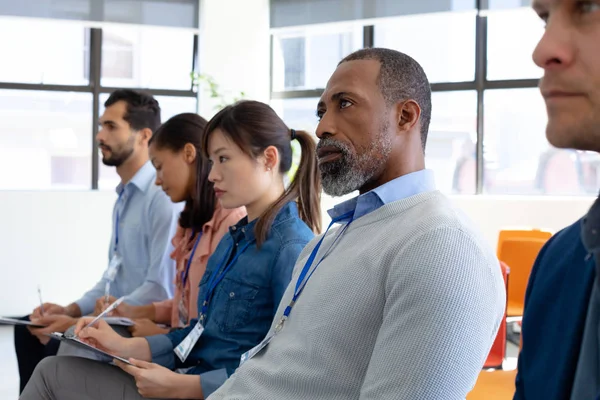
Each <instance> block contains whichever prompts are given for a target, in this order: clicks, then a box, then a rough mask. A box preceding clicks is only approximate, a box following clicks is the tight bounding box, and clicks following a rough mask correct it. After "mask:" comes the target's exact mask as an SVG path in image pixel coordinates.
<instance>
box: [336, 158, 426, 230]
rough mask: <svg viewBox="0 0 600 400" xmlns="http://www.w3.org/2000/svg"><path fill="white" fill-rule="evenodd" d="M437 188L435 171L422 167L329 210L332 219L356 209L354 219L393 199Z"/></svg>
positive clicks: (404, 197) (400, 198)
mask: <svg viewBox="0 0 600 400" xmlns="http://www.w3.org/2000/svg"><path fill="white" fill-rule="evenodd" d="M432 190H435V178H434V175H433V171H431V170H428V169H422V170H420V171H416V172H412V173H410V174H406V175H402V176H400V177H398V178H396V179H393V180H391V181H389V182H387V183H384V184H383V185H381V186H378V187H376V188H375V189H373V190H371V191H369V192H367V193H363V194H361V195H359V196H356V197H353V198H351V199H350V200H347V201H345V202H343V203H340V204H338V205H336V206H335V207H333V208H332V209H330V210H328V211H327V213H328V214H329V216H330V217H331V219H335V218H337V217H341V216H342V215H344V214H347V213H349V212H351V211H354V214H353V216H352V220H357V219H358V218H360V217H362V216H363V215H366V214H368V213H370V212H372V211H375V210H377V209H378V208H379V207H382V206H384V205H385V204H388V203H391V202H393V201H397V200H402V199H406V198H408V197H411V196H415V195H417V194H419V193H424V192H430V191H432Z"/></svg>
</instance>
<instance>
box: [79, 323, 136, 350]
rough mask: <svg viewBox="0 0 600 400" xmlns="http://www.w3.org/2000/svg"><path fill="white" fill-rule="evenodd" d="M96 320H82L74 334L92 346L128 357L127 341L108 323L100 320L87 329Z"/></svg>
mask: <svg viewBox="0 0 600 400" xmlns="http://www.w3.org/2000/svg"><path fill="white" fill-rule="evenodd" d="M93 320H94V318H93V317H84V318H80V319H79V321H78V322H77V325H76V326H75V331H74V332H73V333H74V334H75V336H78V337H79V339H80V340H81V341H83V342H85V343H87V344H89V345H91V346H94V347H96V348H98V349H100V350H104V351H106V352H108V353H112V354H115V355H118V356H123V355H127V344H128V342H127V339H126V338H124V337H123V336H121V335H119V334H118V333H117V332H115V331H114V329H113V328H111V327H110V325H108V324H107V323H106V321H104V320H102V319H100V320H98V321H96V322H95V323H94V326H90V327H87V328H86V327H85V326H86V325H87V324H89V323H90V322H92V321H93Z"/></svg>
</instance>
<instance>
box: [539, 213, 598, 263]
mask: <svg viewBox="0 0 600 400" xmlns="http://www.w3.org/2000/svg"><path fill="white" fill-rule="evenodd" d="M586 254H587V251H586V249H585V247H584V245H583V242H582V241H581V219H579V220H577V221H576V222H574V223H573V224H571V225H569V226H567V227H566V228H564V229H562V230H560V231H559V232H557V233H556V234H554V235H553V236H552V237H551V238H550V239H549V240H548V241H547V242H546V244H545V245H544V247H543V248H542V250H541V251H540V254H539V257H538V266H537V267H538V268H537V269H538V270H540V269H541V270H546V269H547V268H554V269H557V268H558V269H561V268H572V267H573V265H574V264H578V263H584V262H585V255H586Z"/></svg>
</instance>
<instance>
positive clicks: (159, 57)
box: [101, 27, 194, 90]
mask: <svg viewBox="0 0 600 400" xmlns="http://www.w3.org/2000/svg"><path fill="white" fill-rule="evenodd" d="M102 41H103V43H102V79H101V82H102V86H108V87H133V88H150V89H179V90H189V89H190V88H191V85H192V81H191V75H190V74H191V73H192V61H193V57H194V54H193V48H194V33H193V32H192V31H189V30H178V29H171V28H158V27H118V28H117V27H110V28H106V29H103V40H102Z"/></svg>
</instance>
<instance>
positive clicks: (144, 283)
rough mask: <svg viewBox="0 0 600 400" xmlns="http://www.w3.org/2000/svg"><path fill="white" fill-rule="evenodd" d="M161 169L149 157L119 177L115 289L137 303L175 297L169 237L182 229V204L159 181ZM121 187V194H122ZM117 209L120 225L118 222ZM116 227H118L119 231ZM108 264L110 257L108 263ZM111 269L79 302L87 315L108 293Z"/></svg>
mask: <svg viewBox="0 0 600 400" xmlns="http://www.w3.org/2000/svg"><path fill="white" fill-rule="evenodd" d="M155 179H156V171H155V170H154V167H153V166H152V164H151V163H150V162H149V161H148V162H147V163H146V164H144V166H142V168H140V169H139V170H138V172H137V173H136V174H135V175H134V177H133V178H132V179H131V180H130V181H129V182H127V183H126V184H122V183H120V184H119V185H118V186H117V188H116V191H117V193H118V194H120V196H119V199H118V200H117V202H116V203H115V206H114V209H113V217H112V221H113V226H112V237H111V240H110V247H109V253H108V260H109V261H110V260H111V259H112V257H113V256H114V254H115V242H116V238H117V236H118V243H116V247H117V249H116V251H117V252H118V254H119V255H120V256H121V258H122V264H121V267H120V268H119V270H118V272H117V275H116V277H115V279H114V281H113V282H112V283H111V285H110V294H111V295H112V296H114V297H117V298H119V297H121V296H127V297H126V300H125V301H126V302H127V303H129V304H132V305H144V304H150V303H152V302H155V301H161V300H165V299H168V298H171V297H173V291H174V285H173V281H174V277H175V263H174V261H173V260H172V259H171V258H170V254H171V252H172V251H173V247H172V245H171V243H170V238H171V237H172V236H174V234H175V231H176V229H177V222H178V217H179V213H180V212H181V210H182V207H183V205H182V204H173V203H172V202H171V200H170V199H169V197H168V196H167V195H166V194H165V193H164V192H163V191H162V190H161V189H160V188H159V187H157V186H156V185H154V180H155ZM121 192H122V194H121ZM117 215H118V227H116V223H117ZM115 228H117V229H118V235H117V236H116V234H117V232H116V231H115ZM107 265H108V263H107ZM107 273H108V270H107V271H105V272H104V275H103V276H102V279H101V280H100V281H99V282H98V283H97V284H96V285H95V286H94V287H93V288H92V289H91V290H89V291H88V292H87V293H85V294H84V295H83V297H82V298H81V299H79V300H78V301H77V302H76V303H77V305H78V306H79V308H80V309H81V312H82V314H83V315H87V314H90V313H91V312H92V311H94V306H95V303H96V300H97V299H98V298H99V297H101V296H103V295H104V288H105V285H106V282H107V280H108V275H107Z"/></svg>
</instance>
